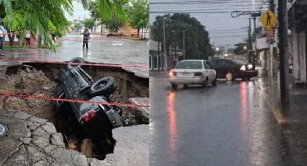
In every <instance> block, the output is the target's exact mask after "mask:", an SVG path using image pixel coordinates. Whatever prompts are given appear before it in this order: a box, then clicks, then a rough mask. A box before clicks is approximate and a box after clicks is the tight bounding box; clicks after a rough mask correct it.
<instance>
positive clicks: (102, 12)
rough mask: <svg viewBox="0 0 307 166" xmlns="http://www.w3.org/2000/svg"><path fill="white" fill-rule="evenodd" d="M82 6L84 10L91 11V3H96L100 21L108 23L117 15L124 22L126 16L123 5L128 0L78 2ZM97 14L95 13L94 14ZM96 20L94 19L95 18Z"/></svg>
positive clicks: (88, 0)
mask: <svg viewBox="0 0 307 166" xmlns="http://www.w3.org/2000/svg"><path fill="white" fill-rule="evenodd" d="M79 1H81V3H82V4H83V6H84V8H86V9H91V8H90V7H92V6H91V5H92V4H91V3H93V2H94V3H97V8H95V10H97V9H98V11H99V12H98V13H99V16H100V19H101V20H104V21H109V20H112V19H114V18H113V17H114V15H117V16H118V18H119V19H120V20H121V21H125V20H126V14H125V11H124V4H126V3H128V2H129V0H79ZM96 13H97V12H96ZM95 18H96V17H95Z"/></svg>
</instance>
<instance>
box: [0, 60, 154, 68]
mask: <svg viewBox="0 0 307 166" xmlns="http://www.w3.org/2000/svg"><path fill="white" fill-rule="evenodd" d="M0 61H3V62H23V63H42V64H64V65H65V64H66V65H68V64H70V65H81V66H96V67H116V68H138V69H148V68H149V66H148V65H127V64H103V63H75V62H67V61H66V62H63V61H41V60H37V59H30V58H14V59H12V58H0Z"/></svg>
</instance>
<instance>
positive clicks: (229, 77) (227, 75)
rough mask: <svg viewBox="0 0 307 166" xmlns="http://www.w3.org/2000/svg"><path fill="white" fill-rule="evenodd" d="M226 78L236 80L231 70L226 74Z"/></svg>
mask: <svg viewBox="0 0 307 166" xmlns="http://www.w3.org/2000/svg"><path fill="white" fill-rule="evenodd" d="M225 78H226V81H233V80H234V77H233V74H232V73H231V72H228V73H227V74H226V75H225Z"/></svg>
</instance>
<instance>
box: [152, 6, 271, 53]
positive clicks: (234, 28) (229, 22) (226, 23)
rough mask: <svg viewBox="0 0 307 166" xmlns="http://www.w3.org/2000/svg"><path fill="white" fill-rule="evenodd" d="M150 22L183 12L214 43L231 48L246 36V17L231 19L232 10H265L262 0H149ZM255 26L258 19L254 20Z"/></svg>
mask: <svg viewBox="0 0 307 166" xmlns="http://www.w3.org/2000/svg"><path fill="white" fill-rule="evenodd" d="M149 1H150V23H152V22H153V21H154V20H155V17H156V16H158V15H164V14H165V13H173V12H187V13H190V16H192V17H195V18H197V19H198V20H199V21H200V22H201V23H202V24H203V25H204V26H205V27H206V30H207V31H208V32H209V37H210V39H211V42H213V43H214V44H215V45H217V46H226V45H227V46H228V47H232V46H233V45H234V44H236V43H238V42H242V41H243V40H244V39H246V38H247V34H248V32H247V31H248V28H247V27H248V16H240V17H237V18H232V17H231V15H230V13H231V12H232V11H234V10H240V11H254V9H256V10H260V7H261V6H263V7H262V10H264V9H267V3H265V2H266V0H149ZM256 22H257V25H259V23H258V20H257V21H256Z"/></svg>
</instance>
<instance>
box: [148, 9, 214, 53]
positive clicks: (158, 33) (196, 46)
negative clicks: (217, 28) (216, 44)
mask: <svg viewBox="0 0 307 166" xmlns="http://www.w3.org/2000/svg"><path fill="white" fill-rule="evenodd" d="M163 22H165V32H166V33H165V34H166V48H169V46H170V45H171V46H178V47H179V48H181V49H183V37H185V56H186V58H187V59H192V58H197V59H208V57H209V56H212V55H213V53H214V51H213V49H212V45H211V44H210V39H209V36H208V32H207V31H206V30H205V27H204V26H203V25H202V24H201V23H200V22H199V21H198V20H197V19H196V18H194V17H190V15H189V14H183V13H175V14H173V15H169V14H168V15H164V16H157V17H156V20H155V21H154V22H153V25H152V26H151V31H152V35H151V36H152V38H153V40H155V41H158V42H162V45H163ZM183 34H185V36H183Z"/></svg>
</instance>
